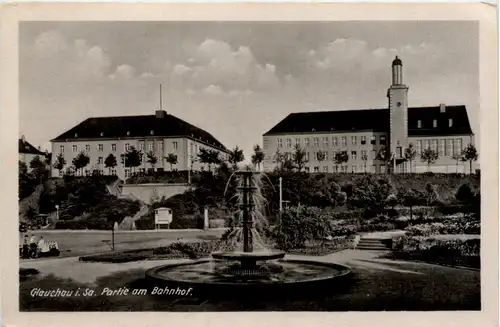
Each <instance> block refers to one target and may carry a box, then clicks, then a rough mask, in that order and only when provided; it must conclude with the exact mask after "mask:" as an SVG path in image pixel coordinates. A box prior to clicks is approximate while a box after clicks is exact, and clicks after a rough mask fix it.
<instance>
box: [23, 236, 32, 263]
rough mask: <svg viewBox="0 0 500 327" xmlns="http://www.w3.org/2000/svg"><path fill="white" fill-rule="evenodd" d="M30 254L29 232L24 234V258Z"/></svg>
mask: <svg viewBox="0 0 500 327" xmlns="http://www.w3.org/2000/svg"><path fill="white" fill-rule="evenodd" d="M29 256H30V244H29V238H28V234H26V235H24V240H23V251H22V256H21V257H22V258H23V259H27V258H29Z"/></svg>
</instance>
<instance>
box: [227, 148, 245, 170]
mask: <svg viewBox="0 0 500 327" xmlns="http://www.w3.org/2000/svg"><path fill="white" fill-rule="evenodd" d="M243 160H245V156H244V155H243V150H241V149H240V148H238V147H235V148H234V149H232V150H231V151H230V152H229V160H228V161H229V163H231V164H232V165H233V166H234V167H236V166H238V163H240V162H242V161H243Z"/></svg>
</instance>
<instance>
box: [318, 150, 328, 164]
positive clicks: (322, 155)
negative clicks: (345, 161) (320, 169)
mask: <svg viewBox="0 0 500 327" xmlns="http://www.w3.org/2000/svg"><path fill="white" fill-rule="evenodd" d="M316 159H317V160H318V162H319V164H320V165H321V163H322V162H323V161H325V160H326V152H323V151H319V152H316Z"/></svg>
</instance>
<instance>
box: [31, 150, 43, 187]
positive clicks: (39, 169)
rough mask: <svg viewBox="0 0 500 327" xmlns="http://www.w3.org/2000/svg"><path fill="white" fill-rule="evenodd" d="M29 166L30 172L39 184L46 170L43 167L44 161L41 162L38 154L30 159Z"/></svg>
mask: <svg viewBox="0 0 500 327" xmlns="http://www.w3.org/2000/svg"><path fill="white" fill-rule="evenodd" d="M30 168H31V173H32V174H33V175H34V176H35V178H36V179H37V181H39V182H40V184H41V183H42V182H43V178H44V176H45V174H46V172H47V168H46V167H45V162H43V161H42V160H41V159H40V157H39V156H36V157H34V158H33V159H32V160H31V161H30Z"/></svg>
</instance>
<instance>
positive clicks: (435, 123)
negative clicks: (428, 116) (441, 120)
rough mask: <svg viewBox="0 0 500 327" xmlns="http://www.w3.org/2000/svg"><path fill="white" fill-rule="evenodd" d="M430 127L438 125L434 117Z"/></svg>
mask: <svg viewBox="0 0 500 327" xmlns="http://www.w3.org/2000/svg"><path fill="white" fill-rule="evenodd" d="M432 127H433V128H436V127H438V121H437V120H436V119H434V120H433V121H432Z"/></svg>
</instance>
